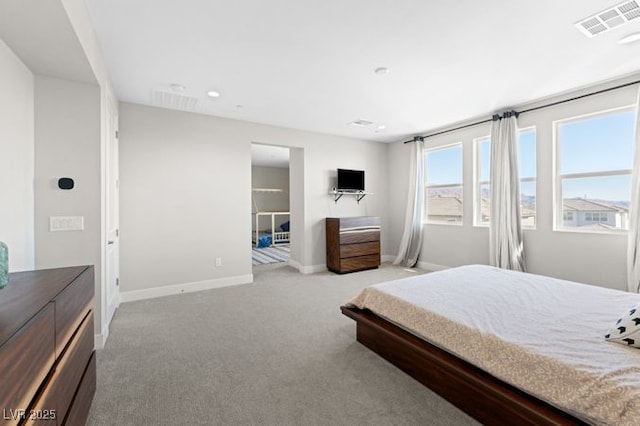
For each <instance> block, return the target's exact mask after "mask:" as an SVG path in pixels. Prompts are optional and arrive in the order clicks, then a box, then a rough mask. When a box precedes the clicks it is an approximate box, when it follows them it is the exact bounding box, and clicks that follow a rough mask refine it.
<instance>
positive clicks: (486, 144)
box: [474, 128, 536, 227]
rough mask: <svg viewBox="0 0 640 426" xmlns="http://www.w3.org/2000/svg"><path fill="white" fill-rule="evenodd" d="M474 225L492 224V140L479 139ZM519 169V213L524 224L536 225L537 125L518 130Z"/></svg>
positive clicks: (477, 140)
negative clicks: (490, 179)
mask: <svg viewBox="0 0 640 426" xmlns="http://www.w3.org/2000/svg"><path fill="white" fill-rule="evenodd" d="M475 144H476V147H475V148H476V179H475V182H476V185H475V197H474V212H475V219H474V222H475V225H489V221H490V219H491V185H490V183H489V178H490V167H491V140H490V139H489V136H486V137H484V138H480V139H476V140H475ZM518 173H519V175H520V216H521V218H522V226H524V227H535V226H536V129H535V128H527V129H522V130H520V131H519V132H518Z"/></svg>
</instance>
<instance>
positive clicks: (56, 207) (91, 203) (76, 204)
mask: <svg viewBox="0 0 640 426" xmlns="http://www.w3.org/2000/svg"><path fill="white" fill-rule="evenodd" d="M35 89H36V90H35V140H36V155H35V158H36V161H35V162H36V172H35V233H36V267H37V268H38V269H45V268H54V267H63V266H72V265H95V267H96V277H100V273H101V271H100V269H101V262H100V232H101V229H100V226H101V225H100V220H101V219H100V218H101V210H100V208H101V203H100V114H101V112H100V88H99V87H98V86H94V85H89V84H83V83H74V82H69V81H65V80H59V79H54V78H50V77H43V76H36V78H35ZM60 177H70V178H73V179H74V181H75V187H74V189H72V190H61V189H58V187H57V181H58V179H59V178H60ZM50 216H83V217H84V230H83V231H68V232H50V231H49V217H50Z"/></svg>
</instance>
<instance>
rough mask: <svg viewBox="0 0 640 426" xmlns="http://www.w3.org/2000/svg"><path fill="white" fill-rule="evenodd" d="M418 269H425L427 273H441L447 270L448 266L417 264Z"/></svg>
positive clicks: (426, 263)
mask: <svg viewBox="0 0 640 426" xmlns="http://www.w3.org/2000/svg"><path fill="white" fill-rule="evenodd" d="M418 268H420V269H426V270H427V271H442V270H443V269H449V266H442V265H438V264H436V263H429V262H418Z"/></svg>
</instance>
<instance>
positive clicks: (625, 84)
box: [404, 80, 640, 143]
mask: <svg viewBox="0 0 640 426" xmlns="http://www.w3.org/2000/svg"><path fill="white" fill-rule="evenodd" d="M638 83H640V80H635V81H632V82H629V83H624V84H620V85H618V86H613V87H609V88H607V89H602V90H597V91H595V92H591V93H586V94H584V95H580V96H574V97H573V98H569V99H563V100H561V101H556V102H551V103H548V104H544V105H540V106H537V107H533V108H528V109H525V110H522V111H519V112H516V114H524V113H525V112H531V111H537V110H539V109H543V108H549V107H552V106H556V105H560V104H564V103H566V102H573V101H577V100H578V99H583V98H587V97H589V96H593V95H599V94H601V93H606V92H611V91H612V90H618V89H623V88H625V87H629V86H633V85H634V84H638ZM494 117H495V116H494ZM493 120H494V119H493V118H488V119H486V120H480V121H476V122H473V123H470V124H465V125H463V126H458V127H454V128H453V129H447V130H442V131H440V132H436V133H429V134H428V135H423V136H414V137H413V139H411V140H409V141H405V142H404V143H411V142H415V141H418V140H424V139H426V138H431V137H433V136H438V135H443V134H445V133H450V132H455V131H456V130H462V129H466V128H468V127H473V126H479V125H480V124H485V123H491V122H492V121H493Z"/></svg>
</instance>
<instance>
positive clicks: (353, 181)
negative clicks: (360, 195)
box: [338, 169, 364, 191]
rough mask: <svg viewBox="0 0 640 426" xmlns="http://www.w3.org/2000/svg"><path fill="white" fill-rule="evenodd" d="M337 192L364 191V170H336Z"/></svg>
mask: <svg viewBox="0 0 640 426" xmlns="http://www.w3.org/2000/svg"><path fill="white" fill-rule="evenodd" d="M338 191H364V170H347V169H338Z"/></svg>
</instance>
